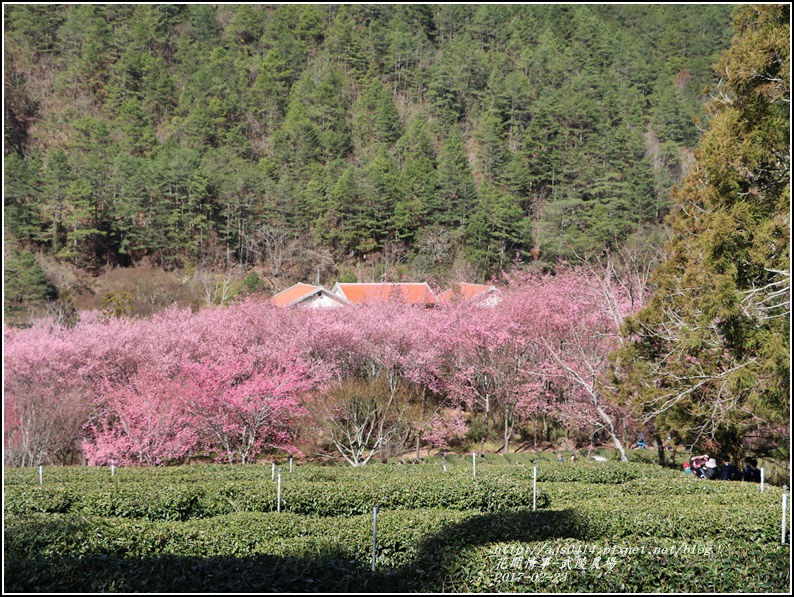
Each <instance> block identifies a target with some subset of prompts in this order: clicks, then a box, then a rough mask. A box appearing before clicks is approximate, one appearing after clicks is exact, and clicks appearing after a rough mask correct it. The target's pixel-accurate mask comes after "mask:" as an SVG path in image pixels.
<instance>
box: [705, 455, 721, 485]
mask: <svg viewBox="0 0 794 597" xmlns="http://www.w3.org/2000/svg"><path fill="white" fill-rule="evenodd" d="M703 476H704V478H705V479H709V480H711V481H715V480H717V479H719V478H720V467H719V466H717V461H716V460H714V459H713V458H709V459H708V462H706V468H704V469H703Z"/></svg>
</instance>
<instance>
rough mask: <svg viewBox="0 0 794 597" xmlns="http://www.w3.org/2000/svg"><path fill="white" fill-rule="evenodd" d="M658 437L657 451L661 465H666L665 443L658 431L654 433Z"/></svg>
mask: <svg viewBox="0 0 794 597" xmlns="http://www.w3.org/2000/svg"><path fill="white" fill-rule="evenodd" d="M654 438H655V439H656V453H657V454H658V455H659V466H664V443H663V442H662V437H661V436H660V435H659V434H658V433H657V434H656V435H654Z"/></svg>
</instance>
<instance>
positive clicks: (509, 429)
mask: <svg viewBox="0 0 794 597" xmlns="http://www.w3.org/2000/svg"><path fill="white" fill-rule="evenodd" d="M509 422H510V414H509V412H508V411H507V410H505V435H504V440H505V447H504V450H502V454H505V455H507V450H508V448H509V447H510V436H511V435H513V426H512V425H509Z"/></svg>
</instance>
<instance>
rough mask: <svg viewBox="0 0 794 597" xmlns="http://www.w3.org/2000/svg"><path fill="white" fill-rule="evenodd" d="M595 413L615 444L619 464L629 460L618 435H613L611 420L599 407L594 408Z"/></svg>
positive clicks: (613, 428) (613, 427)
mask: <svg viewBox="0 0 794 597" xmlns="http://www.w3.org/2000/svg"><path fill="white" fill-rule="evenodd" d="M596 411H597V412H598V416H599V417H601V420H602V421H603V422H604V423H605V424H606V429H607V431H608V432H609V436H610V437H611V438H612V441H613V442H615V447H616V448H617V449H618V452H620V460H621V462H628V461H629V458H628V456H626V450H625V449H624V448H623V444H622V443H621V441H620V438H618V434H617V433H615V426H614V425H613V424H612V419H611V418H610V416H609V415H608V414H607V413H606V411H605V410H604V409H603V408H601V407H600V406H596Z"/></svg>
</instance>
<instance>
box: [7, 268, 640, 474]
mask: <svg viewBox="0 0 794 597" xmlns="http://www.w3.org/2000/svg"><path fill="white" fill-rule="evenodd" d="M607 282H608V280H605V278H604V277H599V276H596V275H594V274H593V272H592V271H590V270H585V269H576V268H560V269H559V270H558V271H557V273H556V274H555V275H546V276H540V275H535V276H532V275H526V276H523V277H514V278H512V279H509V280H507V283H506V285H505V286H504V288H503V289H502V300H501V302H500V303H499V304H498V305H497V306H495V307H482V306H476V305H471V304H465V303H464V304H448V305H441V306H439V307H437V308H433V309H425V308H418V307H415V306H410V305H404V304H400V303H399V302H396V301H392V302H385V303H380V304H371V305H366V306H349V307H345V308H340V309H328V310H320V309H301V308H296V309H286V310H285V309H279V308H276V307H273V306H272V305H270V304H269V303H268V302H267V301H264V300H257V299H256V298H249V299H246V300H244V301H242V302H239V303H236V304H233V305H231V306H229V307H224V308H207V309H203V310H199V311H197V312H191V311H190V310H178V309H171V310H167V311H164V312H161V313H159V314H156V315H154V316H153V317H151V318H150V319H133V318H111V319H107V318H105V317H103V316H101V315H100V314H98V313H82V314H81V320H80V322H79V324H78V325H76V326H75V327H73V328H63V327H58V326H55V325H53V324H52V322H49V321H45V320H42V321H38V322H36V323H35V324H34V325H33V326H32V327H30V328H28V329H10V328H7V329H6V330H5V331H4V345H5V351H4V365H5V378H4V390H5V399H4V412H5V429H4V432H5V433H4V447H5V452H6V462H7V463H8V464H14V465H32V464H36V463H37V462H41V461H46V460H48V459H50V460H51V459H54V458H55V457H56V456H57V454H58V453H59V451H65V450H69V449H72V448H73V447H74V445H75V442H78V443H79V445H80V446H81V449H82V452H83V455H84V456H85V458H86V459H87V461H88V463H89V464H104V463H108V462H109V461H110V460H111V459H113V460H114V461H115V462H116V464H120V465H121V464H126V465H158V464H163V463H167V462H171V461H174V460H176V459H180V458H183V457H185V456H189V455H193V454H208V453H212V454H216V455H218V456H219V458H223V459H226V460H228V461H235V462H252V461H254V460H255V459H256V456H257V455H259V454H262V453H265V452H273V451H277V452H279V453H282V454H283V453H297V452H298V449H297V447H296V442H295V439H296V436H297V434H298V432H299V431H300V430H301V429H302V428H303V429H305V428H307V426H309V423H308V421H307V408H306V407H307V406H310V405H311V403H312V401H313V400H316V399H318V397H320V396H325V397H327V395H328V390H329V389H330V388H332V387H334V384H338V383H340V381H344V380H350V379H373V378H375V377H380V378H382V379H384V380H386V382H387V383H388V384H389V385H390V386H394V387H396V385H397V384H402V385H409V386H411V387H414V388H419V389H421V390H422V391H423V392H424V395H429V396H432V398H433V401H434V404H435V416H432V417H429V418H428V417H425V419H424V420H425V423H424V424H420V423H419V422H417V426H416V427H417V428H420V427H421V428H422V429H424V433H425V439H426V440H427V441H428V442H429V443H430V444H431V445H433V446H442V445H444V444H448V443H450V442H453V441H455V440H459V439H460V437H461V436H462V435H464V434H465V427H466V424H465V421H466V419H465V418H464V416H465V415H466V414H471V413H486V415H488V409H490V412H491V413H496V412H500V413H509V415H510V417H513V418H515V419H516V420H518V421H521V420H525V419H526V418H529V417H533V416H537V415H538V414H541V413H542V414H546V415H550V416H552V417H553V418H555V419H556V420H557V421H559V422H560V423H561V424H565V425H571V426H575V427H581V428H583V429H585V428H588V426H589V427H592V426H593V425H594V424H595V423H594V421H595V420H597V418H598V417H597V416H596V415H595V414H594V412H595V411H594V408H595V406H598V404H595V406H594V402H593V396H592V394H591V393H589V390H588V388H587V385H586V384H582V383H581V382H582V381H583V380H584V381H588V380H592V379H595V378H597V377H598V376H599V375H601V374H602V373H603V371H604V370H605V368H606V367H607V366H608V360H607V356H608V354H609V352H610V351H611V350H613V349H614V348H615V346H616V343H617V342H618V339H619V331H618V325H619V323H620V321H621V319H622V317H625V316H626V315H627V314H629V313H630V312H631V311H632V310H635V309H636V307H637V306H638V305H629V302H628V301H627V299H626V298H625V297H623V296H622V295H621V291H620V288H619V287H618V286H617V285H615V287H613V288H605V284H606V283H607ZM609 408H611V409H612V410H615V408H616V407H614V406H610V407H609ZM309 410H311V409H309ZM428 421H429V423H428ZM317 439H318V441H319V440H320V439H321V438H317Z"/></svg>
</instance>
